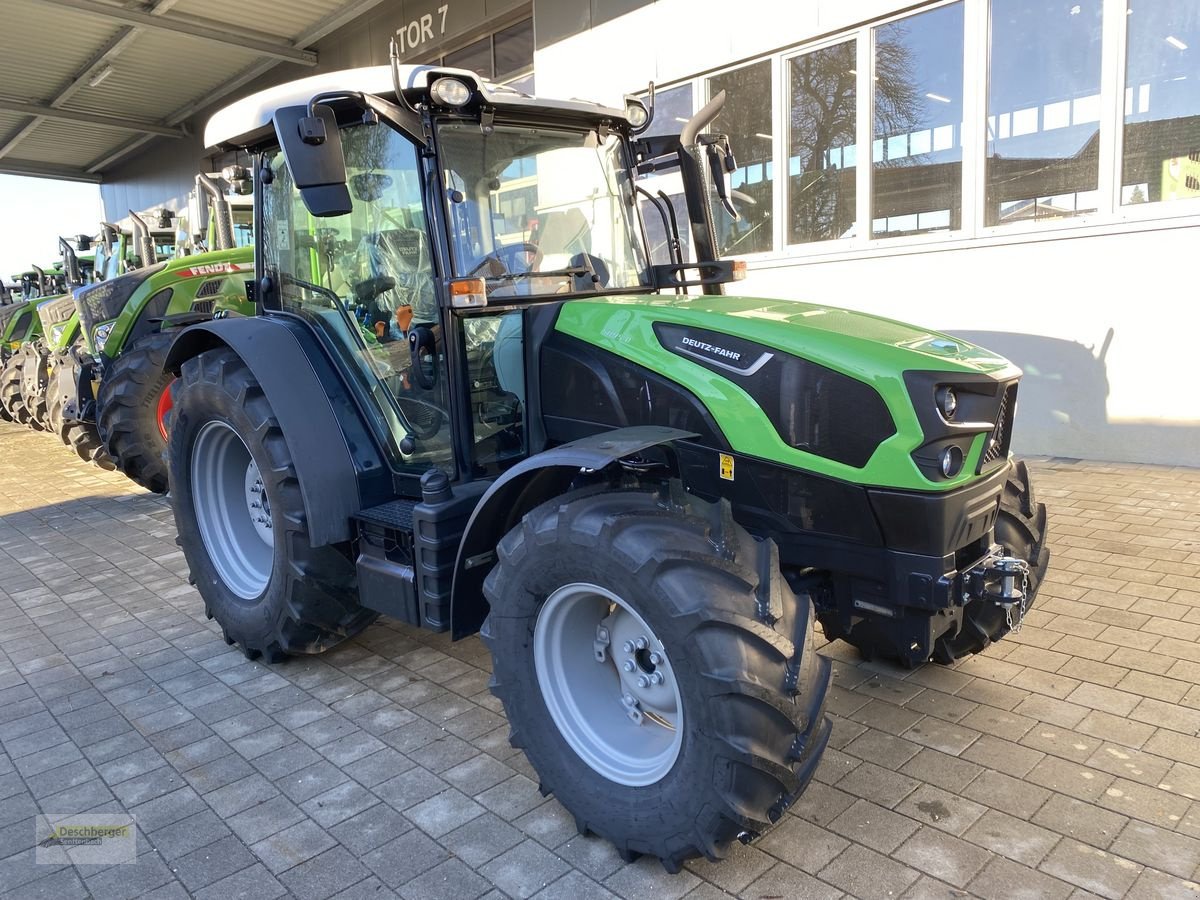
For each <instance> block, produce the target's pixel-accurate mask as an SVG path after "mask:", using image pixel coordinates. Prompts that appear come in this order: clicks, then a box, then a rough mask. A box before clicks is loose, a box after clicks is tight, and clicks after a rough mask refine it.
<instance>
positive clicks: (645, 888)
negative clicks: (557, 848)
mask: <svg viewBox="0 0 1200 900" xmlns="http://www.w3.org/2000/svg"><path fill="white" fill-rule="evenodd" d="M517 849H520V848H517ZM509 852H510V853H515V851H509ZM517 882H518V883H519V879H517ZM697 884H699V879H697V878H696V876H695V875H693V874H692V873H691V872H689V871H687V870H684V871H682V872H680V873H679V874H678V875H668V874H667V873H666V872H665V871H663V867H662V864H661V863H659V861H658V860H656V859H651V858H650V857H647V856H643V857H642V858H641V859H639V860H638V861H637V862H635V863H632V864H631V865H626V866H622V867H621V868H619V869H617V871H616V872H614V873H613V874H612V875H610V876H609V877H608V878H607V879H605V881H604V886H605V887H606V888H608V889H609V890H610V891H612V892H613V893H614V894H617V895H618V896H620V897H624V898H625V900H639V898H644V897H655V898H659V897H662V898H664V900H675V898H678V897H682V896H684V895H685V894H687V893H688V892H689V891H690V890H692V888H694V887H696V885H697ZM514 896H519V895H514Z"/></svg>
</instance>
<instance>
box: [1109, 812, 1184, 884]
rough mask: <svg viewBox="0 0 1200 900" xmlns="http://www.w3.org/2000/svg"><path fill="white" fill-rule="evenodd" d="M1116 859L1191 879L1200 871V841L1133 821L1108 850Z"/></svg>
mask: <svg viewBox="0 0 1200 900" xmlns="http://www.w3.org/2000/svg"><path fill="white" fill-rule="evenodd" d="M1108 849H1109V850H1110V851H1111V852H1112V853H1114V854H1116V855H1117V856H1121V857H1124V858H1125V859H1129V860H1133V861H1134V862H1138V863H1142V864H1143V865H1147V866H1151V867H1153V868H1155V869H1161V870H1162V871H1164V872H1169V873H1170V874H1172V875H1175V876H1177V877H1179V878H1184V879H1189V878H1191V877H1193V875H1195V873H1196V869H1197V868H1198V867H1200V840H1196V839H1195V838H1191V837H1187V836H1186V835H1182V834H1176V833H1174V832H1172V831H1168V830H1166V829H1164V828H1158V827H1156V826H1154V825H1149V824H1146V823H1145V822H1137V821H1132V822H1130V823H1129V824H1128V825H1126V826H1125V828H1124V830H1123V831H1122V832H1121V833H1120V835H1118V837H1117V839H1116V840H1115V841H1113V843H1112V844H1111V845H1110V846H1109V848H1108Z"/></svg>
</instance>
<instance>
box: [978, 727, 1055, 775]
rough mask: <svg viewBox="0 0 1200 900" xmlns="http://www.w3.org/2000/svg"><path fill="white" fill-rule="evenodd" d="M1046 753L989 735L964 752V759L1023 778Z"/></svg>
mask: <svg viewBox="0 0 1200 900" xmlns="http://www.w3.org/2000/svg"><path fill="white" fill-rule="evenodd" d="M1045 755H1046V754H1045V753H1043V752H1041V751H1039V750H1033V749H1030V748H1028V747H1023V746H1021V745H1020V744H1015V743H1013V742H1012V741H1006V740H1003V739H1001V738H997V737H994V736H992V735H989V734H985V735H983V736H982V737H981V738H980V739H979V740H977V741H976V742H975V743H973V744H972V745H971V746H970V747H968V748H967V749H966V750H964V751H963V754H962V758H963V759H966V760H970V761H971V762H973V763H976V764H978V765H981V766H983V767H985V768H989V769H995V770H997V771H999V772H1003V773H1005V774H1006V775H1011V776H1012V777H1014V778H1022V777H1023V776H1025V775H1026V774H1028V772H1029V770H1030V769H1032V768H1033V767H1034V766H1036V765H1037V764H1038V763H1039V762H1041V761H1042V759H1043V758H1044V757H1045Z"/></svg>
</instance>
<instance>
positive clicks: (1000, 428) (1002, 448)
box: [979, 382, 1017, 470]
mask: <svg viewBox="0 0 1200 900" xmlns="http://www.w3.org/2000/svg"><path fill="white" fill-rule="evenodd" d="M1016 407H1017V385H1016V382H1013V383H1012V384H1010V385H1009V386H1008V387H1006V388H1005V389H1004V397H1003V398H1002V399H1001V400H1000V412H999V413H998V414H997V416H996V427H995V428H993V429H992V433H991V434H990V435H989V436H988V443H987V447H986V448H985V449H984V451H983V459H981V460H980V462H979V467H980V470H982V469H983V468H984V467H986V466H990V465H993V464H994V463H997V462H999V461H1000V460H1003V459H1007V458H1008V445H1009V442H1010V441H1011V440H1012V423H1013V413H1014V412H1015V411H1016Z"/></svg>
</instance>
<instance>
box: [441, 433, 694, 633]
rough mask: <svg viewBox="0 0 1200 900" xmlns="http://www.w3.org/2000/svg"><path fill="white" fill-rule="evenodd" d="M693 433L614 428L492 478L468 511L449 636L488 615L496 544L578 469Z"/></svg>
mask: <svg viewBox="0 0 1200 900" xmlns="http://www.w3.org/2000/svg"><path fill="white" fill-rule="evenodd" d="M694 437H696V435H695V434H694V433H692V432H689V431H680V430H679V429H677V428H666V427H664V426H660V425H637V426H633V427H630V428H617V429H615V430H613V431H605V432H602V433H600V434H595V435H591V436H590V437H586V438H580V439H579V440H577V441H571V442H570V443H569V444H562V445H561V446H558V447H555V448H553V449H551V450H547V451H545V452H543V453H538V454H537V455H535V456H531V457H529V458H528V459H524V460H522V461H521V462H520V463H518V464H517V465H515V466H513V467H512V468H511V469H509V470H508V471H507V472H505V473H504V474H503V475H502V476H500V478H498V479H496V481H495V482H494V483H493V484H492V486H491V487H490V488H488V490H487V493H485V494H484V495H483V498H482V499H481V500H480V501H479V504H478V505H477V506H476V507H475V511H474V512H473V513H471V518H470V520H469V521H468V522H467V527H466V530H465V531H464V532H463V540H462V544H461V545H460V546H459V549H458V561H457V562H456V563H455V567H454V585H453V587H452V589H451V597H450V622H451V628H452V634H453V637H454V639H455V640H457V639H459V638H462V637H466V636H468V635H470V634H474V633H475V632H476V631H478V630H479V627H480V626H481V625H482V624H483V620H484V619H485V618H486V617H487V612H488V603H487V600H485V599H484V596H483V582H484V579H485V578H487V574H488V572H490V571H491V569H492V566H493V565H494V564H495V562H496V544H497V543H498V542H499V541H500V539H501V538H502V537H504V535H505V534H507V533H508V531H509V530H510V529H511V528H512V527H513V526H515V525H516V524H517V523H518V522H520V521H521V518H522V517H523V516H524V515H525V513H527V512H529V511H530V510H531V509H533V508H534V507H536V506H538V505H540V504H542V503H545V502H546V501H547V500H549V499H551V498H553V497H556V496H558V495H559V494H562V493H565V492H566V491H567V490H568V489H569V488H570V486H571V482H573V481H574V480H575V479H576V478H577V477H578V476H579V474H580V473H581V472H583V471H597V472H598V471H601V470H603V469H606V468H608V467H609V466H611V465H612V464H613V463H615V462H616V461H617V460H619V459H623V458H625V457H628V456H632V455H634V454H636V453H640V452H641V451H643V450H647V449H649V448H650V447H656V446H660V445H666V444H670V443H671V442H672V441H679V440H688V439H689V438H694Z"/></svg>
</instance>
